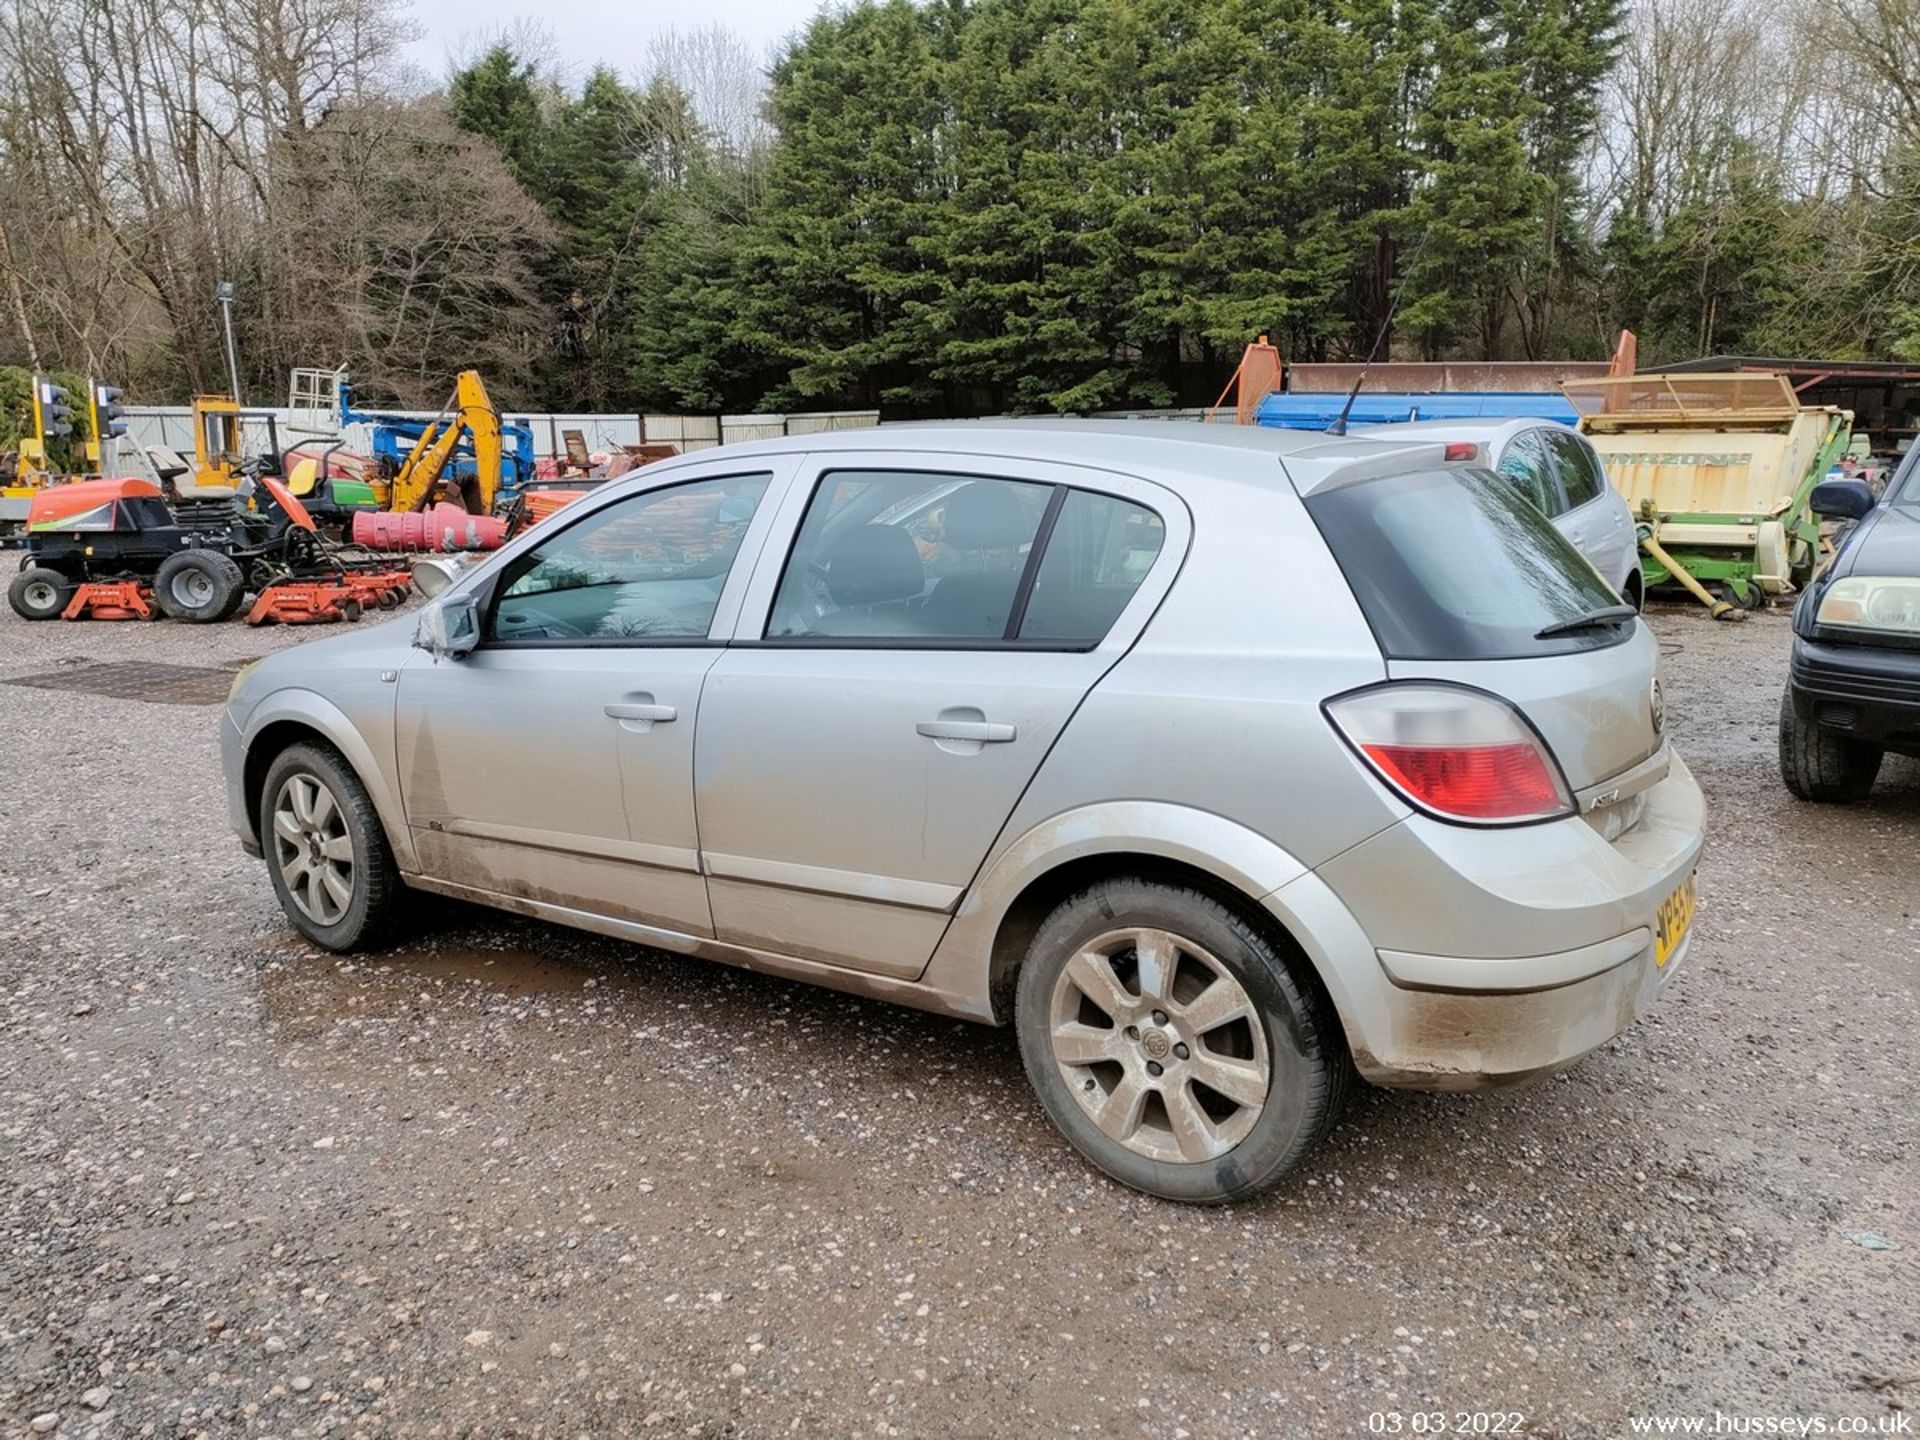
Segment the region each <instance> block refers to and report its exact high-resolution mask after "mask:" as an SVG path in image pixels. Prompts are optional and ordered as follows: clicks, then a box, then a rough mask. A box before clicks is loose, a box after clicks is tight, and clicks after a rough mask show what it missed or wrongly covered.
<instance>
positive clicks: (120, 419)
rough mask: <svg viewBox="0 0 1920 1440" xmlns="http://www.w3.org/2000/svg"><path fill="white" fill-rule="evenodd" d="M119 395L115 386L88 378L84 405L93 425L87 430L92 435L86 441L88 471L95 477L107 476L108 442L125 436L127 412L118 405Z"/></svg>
mask: <svg viewBox="0 0 1920 1440" xmlns="http://www.w3.org/2000/svg"><path fill="white" fill-rule="evenodd" d="M120 393H121V392H120V390H119V388H118V387H117V386H113V385H107V384H103V383H102V382H101V381H98V380H95V379H93V378H91V377H89V378H88V380H87V404H88V406H89V407H90V408H91V410H92V413H91V415H90V416H89V417H88V418H89V419H90V420H91V422H92V423H91V425H90V426H89V427H88V428H89V430H90V431H91V433H90V435H89V436H88V439H87V468H88V469H90V470H91V471H93V473H94V474H96V475H104V474H106V473H107V471H106V454H107V449H106V445H107V441H108V440H118V439H119V438H120V437H121V436H122V435H125V434H126V433H127V422H126V420H125V418H124V416H125V415H126V409H125V407H124V406H122V405H121V404H120Z"/></svg>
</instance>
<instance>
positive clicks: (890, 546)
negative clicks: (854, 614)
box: [826, 525, 927, 605]
mask: <svg viewBox="0 0 1920 1440" xmlns="http://www.w3.org/2000/svg"><path fill="white" fill-rule="evenodd" d="M826 570H827V593H828V594H829V595H831V596H832V597H833V603H834V604H836V605H878V604H879V603H880V602H881V601H883V600H909V599H911V598H913V597H914V596H915V595H918V594H919V593H920V592H921V591H922V590H924V589H926V588H927V574H926V569H925V567H924V566H923V565H922V564H921V563H920V550H919V547H917V546H916V545H915V544H914V543H913V536H912V535H910V534H908V533H907V531H906V530H905V529H903V528H902V527H900V526H898V525H862V526H861V527H860V528H859V529H857V530H849V531H848V532H847V533H846V534H845V535H842V536H841V537H840V538H839V539H838V540H837V541H835V542H834V546H833V549H832V550H830V551H829V552H828V553H827V564H826Z"/></svg>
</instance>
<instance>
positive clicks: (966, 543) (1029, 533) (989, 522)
mask: <svg viewBox="0 0 1920 1440" xmlns="http://www.w3.org/2000/svg"><path fill="white" fill-rule="evenodd" d="M1034 529H1035V526H1034V522H1033V521H1032V520H1031V519H1029V518H1028V517H1027V513H1026V511H1024V510H1022V509H1021V508H1020V502H1019V501H1018V500H1015V499H1014V498H1013V492H1012V491H1011V490H1009V489H1008V488H1007V487H1006V486H1005V485H1002V484H1000V483H998V482H996V481H992V480H975V481H974V482H973V483H972V484H970V485H968V486H967V487H966V488H965V489H963V490H956V491H955V492H954V494H953V498H952V499H950V500H949V501H947V518H946V526H945V532H946V533H945V537H944V538H945V539H946V542H947V544H949V545H954V546H958V547H959V548H960V549H962V550H999V549H1002V548H1004V547H1006V546H1010V545H1024V544H1026V543H1027V541H1029V540H1031V539H1032V538H1033V532H1034Z"/></svg>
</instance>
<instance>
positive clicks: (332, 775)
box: [256, 745, 404, 951]
mask: <svg viewBox="0 0 1920 1440" xmlns="http://www.w3.org/2000/svg"><path fill="white" fill-rule="evenodd" d="M256 799H257V806H258V810H257V813H258V818H259V829H260V849H261V853H262V854H263V855H264V856H265V857H266V861H267V872H268V874H269V875H270V876H271V877H272V880H273V893H274V894H275V896H277V897H278V898H279V901H280V908H281V909H282V910H284V911H285V912H286V916H287V919H288V920H290V921H292V922H293V928H294V929H296V930H298V931H299V932H300V933H301V934H302V935H304V936H306V937H307V939H309V940H311V941H312V942H313V943H314V944H316V945H318V946H320V947H321V948H322V949H324V950H335V951H352V950H365V949H369V948H371V947H373V946H375V945H377V944H379V943H380V941H381V940H382V939H383V938H384V937H385V936H386V935H387V934H388V933H389V931H390V930H391V929H392V926H393V922H394V920H395V918H396V916H397V913H398V910H399V902H400V895H401V892H402V890H403V888H404V887H403V886H402V884H401V881H400V872H399V870H398V868H397V867H396V866H395V865H394V863H393V850H392V848H391V847H390V846H389V845H388V844H387V833H386V831H385V830H384V829H383V828H382V827H381V825H380V816H379V814H378V813H377V812H376V811H375V810H374V808H373V801H372V799H371V798H370V797H369V796H368V794H367V791H366V787H365V786H363V785H362V784H361V783H360V779H359V777H358V776H356V775H355V774H354V773H353V771H352V769H351V768H349V766H348V765H347V763H346V762H345V761H344V760H342V759H341V758H340V756H339V755H338V754H336V753H335V752H334V751H332V750H329V749H327V748H325V747H323V746H320V745H292V746H289V747H288V748H287V749H285V750H283V751H281V752H280V754H279V755H277V756H276V757H275V758H274V762H273V764H272V765H271V766H269V767H268V769H267V778H266V780H265V782H264V783H263V784H262V785H261V787H260V794H259V795H258V797H256Z"/></svg>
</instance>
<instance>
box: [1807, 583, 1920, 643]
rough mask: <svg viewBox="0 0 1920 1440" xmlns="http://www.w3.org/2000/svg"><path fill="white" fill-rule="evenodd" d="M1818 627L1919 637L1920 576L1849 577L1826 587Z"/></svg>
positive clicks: (1816, 619)
mask: <svg viewBox="0 0 1920 1440" xmlns="http://www.w3.org/2000/svg"><path fill="white" fill-rule="evenodd" d="M1813 618H1814V623H1815V624H1818V625H1844V626H1848V627H1850V628H1852V629H1856V630H1890V631H1896V632H1898V633H1901V634H1906V635H1920V575H1849V576H1847V577H1846V579H1844V580H1836V581H1834V582H1833V583H1832V584H1831V585H1829V586H1827V593H1826V594H1825V595H1822V596H1821V597H1820V608H1819V609H1818V610H1817V611H1815V612H1814V616H1813Z"/></svg>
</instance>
